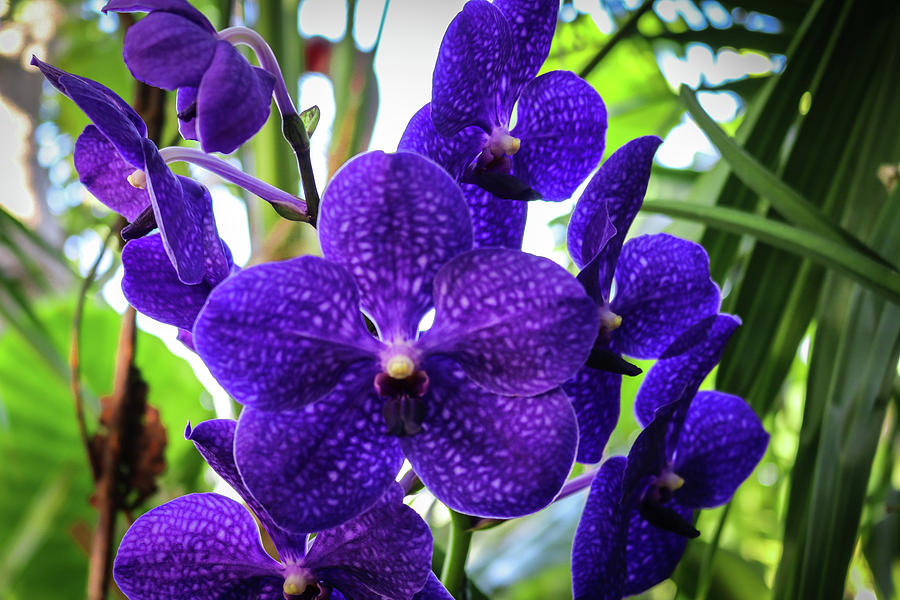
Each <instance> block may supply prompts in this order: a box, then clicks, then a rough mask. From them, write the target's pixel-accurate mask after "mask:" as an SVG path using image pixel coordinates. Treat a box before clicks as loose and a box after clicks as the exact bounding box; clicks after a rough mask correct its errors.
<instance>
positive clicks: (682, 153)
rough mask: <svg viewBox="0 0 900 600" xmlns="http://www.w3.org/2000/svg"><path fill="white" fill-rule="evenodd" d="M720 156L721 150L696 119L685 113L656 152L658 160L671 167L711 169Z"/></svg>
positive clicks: (659, 162)
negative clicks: (710, 139)
mask: <svg viewBox="0 0 900 600" xmlns="http://www.w3.org/2000/svg"><path fill="white" fill-rule="evenodd" d="M718 156H719V151H718V150H716V149H715V148H714V147H713V145H712V144H711V143H710V141H709V139H708V138H707V137H706V135H705V134H704V133H703V132H702V131H700V128H699V127H697V124H696V123H694V120H693V119H691V118H690V117H689V116H688V115H687V114H685V115H684V116H683V117H682V119H681V123H679V124H678V125H676V126H675V127H673V128H672V131H670V132H669V133H668V135H666V137H665V139H664V140H663V143H662V146H660V147H659V150H658V151H657V152H656V162H657V163H658V164H660V165H662V166H664V167H669V168H670V169H688V168H691V167H696V168H698V169H702V168H706V169H709V168H711V167H712V164H713V163H714V162H715V161H716V159H718Z"/></svg>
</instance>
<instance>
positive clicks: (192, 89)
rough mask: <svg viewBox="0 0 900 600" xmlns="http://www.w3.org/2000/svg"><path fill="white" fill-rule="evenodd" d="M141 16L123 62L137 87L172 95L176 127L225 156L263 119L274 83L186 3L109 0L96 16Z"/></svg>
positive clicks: (131, 29) (129, 36)
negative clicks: (143, 85) (174, 96)
mask: <svg viewBox="0 0 900 600" xmlns="http://www.w3.org/2000/svg"><path fill="white" fill-rule="evenodd" d="M108 11H112V12H148V13H150V14H148V15H147V16H146V17H145V18H143V19H141V20H140V21H138V22H137V23H135V24H134V25H133V26H131V27H129V28H128V31H127V32H126V34H125V47H124V51H123V58H124V59H125V64H126V65H127V66H128V69H129V70H130V71H131V74H132V75H134V77H135V78H136V79H138V80H140V81H143V82H144V83H147V84H149V85H152V86H156V87H160V88H163V89H167V90H175V89H177V90H178V97H177V102H176V105H177V108H178V111H179V112H178V127H179V131H181V134H182V135H183V136H184V137H185V138H186V139H189V140H199V141H200V147H201V148H203V150H204V151H205V152H223V153H225V154H228V153H230V152H233V151H234V150H235V149H237V148H238V146H240V145H241V144H243V143H244V142H246V141H247V140H249V139H250V138H251V137H253V135H254V134H255V133H256V132H257V131H259V129H260V128H261V127H262V126H263V125H264V124H265V122H266V120H267V119H268V118H269V109H270V105H271V103H272V91H273V89H274V87H275V77H274V76H273V75H272V74H270V73H268V72H267V71H265V70H264V69H261V68H259V67H254V66H252V65H251V64H250V63H249V62H247V59H245V58H244V57H243V56H241V54H240V53H239V52H238V51H237V50H236V49H235V48H234V46H232V45H231V43H229V42H228V41H225V40H222V39H220V38H219V37H218V34H217V32H216V29H215V27H213V26H212V24H211V23H210V22H209V20H207V18H206V17H204V16H203V14H202V13H201V12H200V11H198V10H197V9H196V8H194V7H193V6H191V5H190V3H188V2H187V1H186V0H111V1H110V2H108V3H107V4H106V6H104V7H103V12H108Z"/></svg>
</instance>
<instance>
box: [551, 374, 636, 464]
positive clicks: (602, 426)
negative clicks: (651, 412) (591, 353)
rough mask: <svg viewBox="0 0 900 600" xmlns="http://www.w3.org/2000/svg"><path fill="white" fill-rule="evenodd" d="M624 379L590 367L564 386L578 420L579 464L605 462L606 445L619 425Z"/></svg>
mask: <svg viewBox="0 0 900 600" xmlns="http://www.w3.org/2000/svg"><path fill="white" fill-rule="evenodd" d="M621 388H622V376H621V375H619V374H618V373H607V372H606V371H599V370H597V369H593V368H591V367H587V366H585V367H582V368H581V370H580V371H578V373H577V374H576V375H575V377H573V378H572V379H570V380H569V381H567V382H566V383H565V384H563V391H565V392H566V394H568V396H569V398H570V399H571V400H572V406H573V407H574V408H575V415H576V416H577V417H578V462H581V463H596V462H600V460H601V459H602V458H603V450H604V449H605V448H606V442H608V441H609V436H610V435H612V432H613V429H615V428H616V423H617V422H618V421H619V394H620V391H621Z"/></svg>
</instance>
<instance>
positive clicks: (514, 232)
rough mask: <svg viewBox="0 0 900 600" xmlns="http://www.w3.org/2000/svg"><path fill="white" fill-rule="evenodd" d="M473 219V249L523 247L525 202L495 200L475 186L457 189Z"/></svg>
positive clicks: (526, 210)
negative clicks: (463, 196) (461, 193)
mask: <svg viewBox="0 0 900 600" xmlns="http://www.w3.org/2000/svg"><path fill="white" fill-rule="evenodd" d="M460 187H461V188H462V191H463V194H465V196H466V204H468V205H469V214H470V215H471V216H472V236H473V243H474V246H475V247H476V248H494V247H501V248H513V249H514V250H520V249H521V248H522V238H523V237H524V236H525V219H526V218H527V217H528V203H527V202H523V201H521V200H508V199H506V198H498V197H497V196H495V195H494V194H492V193H490V192H488V191H487V190H483V189H481V188H480V187H478V186H477V185H472V184H470V183H464V184H462V185H461V186H460Z"/></svg>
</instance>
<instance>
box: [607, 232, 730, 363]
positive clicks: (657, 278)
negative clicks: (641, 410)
mask: <svg viewBox="0 0 900 600" xmlns="http://www.w3.org/2000/svg"><path fill="white" fill-rule="evenodd" d="M615 280H616V295H615V297H614V298H613V300H612V303H611V306H610V309H611V310H612V312H614V313H616V314H617V315H619V316H620V317H622V325H621V326H620V327H619V328H618V329H616V330H615V331H614V332H613V333H612V336H611V337H612V339H611V342H612V348H613V349H614V350H615V351H616V352H620V353H622V354H627V355H628V356H633V357H635V358H659V357H660V356H661V355H662V353H663V352H665V350H666V348H668V347H669V345H670V344H671V343H672V342H674V341H675V339H676V338H677V337H678V336H679V335H680V334H681V333H682V332H683V331H684V330H685V329H687V328H688V327H690V326H691V325H692V324H693V323H695V322H697V321H699V320H700V319H703V318H705V317H708V316H710V315H713V314H715V313H716V312H718V310H719V303H720V299H719V288H718V286H717V285H716V284H715V283H713V281H712V279H710V277H709V257H707V255H706V251H705V250H704V249H703V246H701V245H700V244H697V243H696V242H691V241H689V240H683V239H681V238H677V237H674V236H671V235H669V234H667V233H658V234H655V235H642V236H640V237H637V238H634V239H631V240H629V241H628V242H627V243H626V244H625V246H624V247H623V248H622V255H621V256H620V257H619V261H618V264H617V265H616V275H615Z"/></svg>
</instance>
